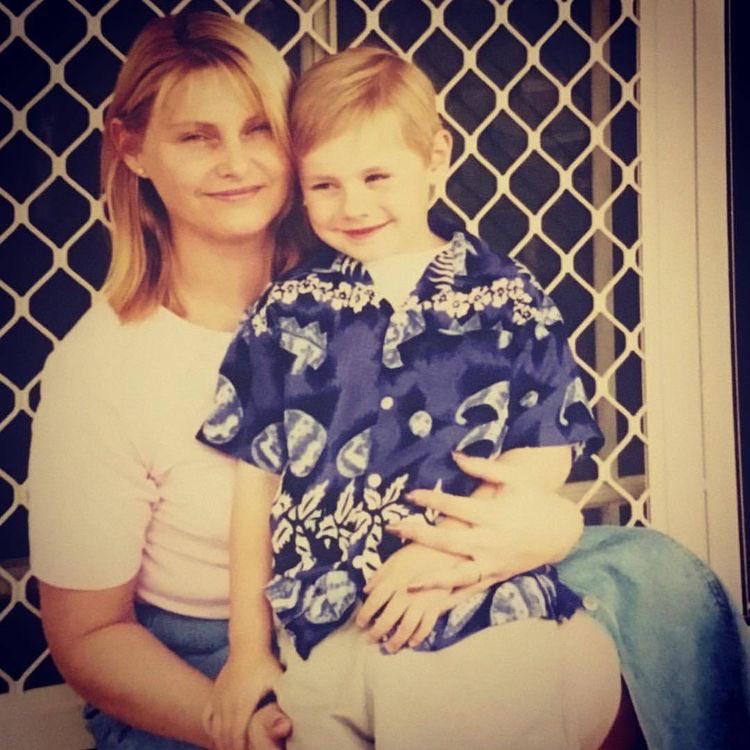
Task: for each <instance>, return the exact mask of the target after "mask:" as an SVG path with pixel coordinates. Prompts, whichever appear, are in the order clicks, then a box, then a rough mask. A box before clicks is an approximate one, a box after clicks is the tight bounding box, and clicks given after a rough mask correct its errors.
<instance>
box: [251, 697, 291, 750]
mask: <svg viewBox="0 0 750 750" xmlns="http://www.w3.org/2000/svg"><path fill="white" fill-rule="evenodd" d="M291 733H292V721H291V719H290V718H289V717H288V716H287V715H286V714H285V713H284V712H283V711H282V710H281V709H280V708H279V706H278V704H277V703H268V704H267V705H265V706H263V708H259V709H258V710H257V711H256V712H255V713H254V714H253V715H252V718H251V719H250V724H249V726H248V728H247V738H248V748H249V750H283V748H285V747H286V740H287V739H288V738H289V735H291Z"/></svg>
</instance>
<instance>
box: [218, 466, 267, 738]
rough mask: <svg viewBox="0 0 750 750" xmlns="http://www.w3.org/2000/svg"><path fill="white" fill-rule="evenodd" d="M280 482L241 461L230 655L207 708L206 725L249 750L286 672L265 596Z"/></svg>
mask: <svg viewBox="0 0 750 750" xmlns="http://www.w3.org/2000/svg"><path fill="white" fill-rule="evenodd" d="M278 486H279V477H278V476H277V475H275V474H271V473H269V472H266V471H263V470H261V469H258V468H256V467H254V466H251V465H250V464H247V463H245V462H244V461H238V465H237V474H236V479H235V491H234V497H233V501H232V521H231V527H230V538H229V549H230V578H229V580H230V618H229V658H228V659H227V662H226V664H225V666H224V668H223V669H222V670H221V672H220V674H219V676H218V677H217V679H216V683H215V687H214V690H213V693H212V697H211V700H210V701H209V703H208V704H207V706H206V709H205V711H204V723H205V725H206V728H207V729H208V731H209V732H210V733H211V735H212V737H213V738H214V741H215V742H216V744H217V746H218V747H220V748H222V750H225V749H226V750H244V748H245V747H246V733H247V726H248V722H249V720H250V717H251V716H252V714H253V712H254V711H255V708H256V705H257V703H258V701H259V700H260V699H261V698H262V697H263V696H264V695H265V694H266V693H267V692H269V691H271V690H273V689H274V684H275V680H276V678H277V677H278V676H279V675H280V674H281V667H280V665H279V664H278V661H277V660H276V657H275V656H274V655H273V653H272V647H271V643H272V623H271V610H270V605H269V604H268V601H267V599H266V596H265V587H266V584H267V583H268V581H269V579H270V577H271V535H270V528H269V519H270V513H271V503H272V502H273V499H274V497H275V495H276V491H277V489H278Z"/></svg>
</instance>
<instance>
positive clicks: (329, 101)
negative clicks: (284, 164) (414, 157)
mask: <svg viewBox="0 0 750 750" xmlns="http://www.w3.org/2000/svg"><path fill="white" fill-rule="evenodd" d="M382 111H392V112H395V113H396V115H397V116H398V117H399V118H400V120H401V127H402V132H403V136H404V140H405V142H406V143H407V144H408V145H409V146H411V147H412V148H413V149H414V150H415V151H417V152H418V153H419V154H421V155H422V156H423V157H424V159H425V160H428V159H429V157H430V152H431V149H432V144H433V139H434V136H435V134H436V133H437V132H438V131H439V130H440V129H441V128H442V124H441V122H440V116H439V115H438V112H437V105H436V97H435V89H434V87H433V85H432V82H431V81H430V79H429V78H428V77H427V75H425V73H423V72H422V71H421V70H420V69H419V68H418V67H417V66H416V65H414V64H413V63H410V62H408V61H406V60H404V59H402V58H400V57H399V56H398V55H397V54H395V53H394V52H391V51H389V50H386V49H381V48H380V47H371V46H363V47H354V48H351V49H348V50H345V51H343V52H339V53H337V54H335V55H331V56H330V57H326V58H324V59H322V60H321V61H320V62H318V63H316V64H315V65H314V66H313V67H312V68H310V69H309V70H308V71H307V72H305V73H304V75H302V76H301V77H300V80H299V81H298V83H297V85H296V88H295V91H294V95H293V97H292V106H291V111H290V116H289V121H290V130H291V133H292V145H293V148H294V153H295V156H296V158H297V159H298V160H299V159H300V158H301V157H303V156H305V155H306V154H308V153H309V152H310V151H311V150H312V149H313V148H315V147H316V146H318V145H320V144H321V143H323V142H325V141H328V140H330V139H331V138H332V137H335V136H337V135H340V134H341V133H342V132H343V131H345V130H348V129H350V128H352V127H356V126H358V125H360V124H361V123H362V122H364V121H365V120H367V119H368V118H369V117H372V115H374V114H377V113H379V112H382Z"/></svg>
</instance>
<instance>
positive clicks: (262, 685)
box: [203, 653, 282, 750]
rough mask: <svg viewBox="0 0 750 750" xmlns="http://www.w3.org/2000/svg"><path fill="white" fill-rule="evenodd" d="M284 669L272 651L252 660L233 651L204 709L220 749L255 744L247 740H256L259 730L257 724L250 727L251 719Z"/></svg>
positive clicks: (241, 749)
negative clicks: (238, 655) (234, 653)
mask: <svg viewBox="0 0 750 750" xmlns="http://www.w3.org/2000/svg"><path fill="white" fill-rule="evenodd" d="M281 672H282V670H281V666H280V665H279V663H278V661H277V660H276V659H275V658H274V657H273V655H272V654H270V653H269V654H263V655H262V656H260V657H257V658H252V659H249V658H240V657H233V656H232V655H231V654H230V657H229V659H227V662H226V664H225V665H224V667H223V669H222V670H221V672H220V673H219V676H218V677H217V678H216V682H215V683H214V688H213V691H212V693H211V699H210V700H209V702H208V703H207V704H206V707H205V709H204V711H203V724H204V726H205V728H206V731H207V732H208V733H209V734H210V735H211V737H212V739H213V741H214V744H215V747H216V749H217V750H248V748H255V747H256V746H255V745H253V744H248V743H249V742H250V741H251V737H252V736H254V737H255V741H256V742H257V741H258V737H259V736H260V731H259V729H258V727H253V726H251V722H250V719H251V717H252V716H253V714H254V713H255V708H256V706H257V705H258V701H260V699H261V698H263V696H264V695H266V693H268V692H270V691H273V690H274V688H275V685H276V681H277V679H278V678H279V676H280V675H281ZM261 718H263V717H261ZM251 730H253V731H252V732H251ZM260 747H263V745H262V744H261V745H260ZM266 747H274V745H273V744H271V745H266Z"/></svg>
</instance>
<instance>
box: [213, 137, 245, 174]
mask: <svg viewBox="0 0 750 750" xmlns="http://www.w3.org/2000/svg"><path fill="white" fill-rule="evenodd" d="M249 162H250V155H249V153H248V145H247V144H245V143H243V142H242V141H241V140H240V139H232V140H226V141H224V142H223V143H222V145H221V152H220V154H219V162H218V169H219V172H220V174H221V175H222V177H232V176H239V175H242V174H243V173H244V172H245V170H246V169H247V165H248V163H249Z"/></svg>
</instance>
